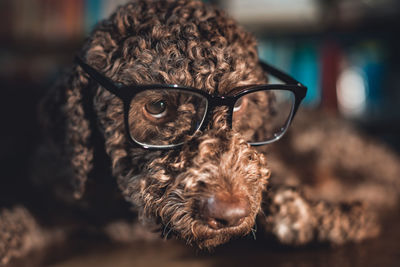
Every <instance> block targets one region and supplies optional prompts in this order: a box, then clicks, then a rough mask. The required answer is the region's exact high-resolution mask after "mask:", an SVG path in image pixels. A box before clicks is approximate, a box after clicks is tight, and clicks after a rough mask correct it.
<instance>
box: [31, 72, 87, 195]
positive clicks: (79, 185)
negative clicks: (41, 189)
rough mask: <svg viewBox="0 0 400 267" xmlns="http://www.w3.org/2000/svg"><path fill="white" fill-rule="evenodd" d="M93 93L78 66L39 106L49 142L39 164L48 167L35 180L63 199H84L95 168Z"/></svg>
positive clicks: (40, 150)
mask: <svg viewBox="0 0 400 267" xmlns="http://www.w3.org/2000/svg"><path fill="white" fill-rule="evenodd" d="M90 91H91V88H90V85H89V82H88V79H87V78H86V77H85V76H84V75H83V74H82V73H81V72H80V68H78V67H76V66H75V67H74V68H73V70H72V71H71V72H69V74H68V75H65V76H64V77H63V78H62V79H60V80H59V81H58V82H57V84H56V85H55V86H54V87H53V88H52V90H51V91H50V92H49V93H48V94H47V95H46V96H45V97H44V98H43V100H42V102H41V103H40V105H39V121H40V123H41V124H42V128H43V130H44V137H45V140H44V145H43V146H42V147H41V148H40V149H39V153H37V154H38V155H39V158H37V159H36V162H38V161H40V162H41V164H40V165H43V163H44V162H46V163H47V166H44V168H45V169H44V170H39V173H40V177H38V175H37V174H36V175H35V176H36V177H35V180H39V183H40V184H42V185H43V184H45V185H46V187H51V188H50V189H51V190H52V191H53V192H54V193H55V194H56V195H57V196H58V197H61V198H62V199H67V200H71V198H73V199H79V198H81V197H82V195H83V193H84V191H85V184H86V182H87V179H88V175H89V173H90V171H91V169H92V167H93V146H92V144H91V143H92V129H91V127H92V126H91V125H90V119H89V117H90V114H92V110H93V109H92V104H91V103H92V100H90V99H91V98H90ZM35 169H37V167H35Z"/></svg>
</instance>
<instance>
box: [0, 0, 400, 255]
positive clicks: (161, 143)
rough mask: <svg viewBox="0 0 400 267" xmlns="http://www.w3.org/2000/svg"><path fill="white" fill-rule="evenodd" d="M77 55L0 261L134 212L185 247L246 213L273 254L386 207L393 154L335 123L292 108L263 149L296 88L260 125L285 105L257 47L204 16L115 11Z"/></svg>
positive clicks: (2, 240)
mask: <svg viewBox="0 0 400 267" xmlns="http://www.w3.org/2000/svg"><path fill="white" fill-rule="evenodd" d="M79 58H80V60H78V61H79V62H78V63H77V64H76V65H74V66H73V67H72V69H71V70H70V71H69V72H68V73H67V75H66V77H65V78H64V79H61V80H60V82H59V83H58V85H57V86H56V87H55V88H53V90H52V91H51V92H49V94H48V95H47V96H46V98H45V99H44V101H43V103H42V109H41V112H42V113H41V119H42V122H43V127H44V129H45V136H46V138H44V141H43V146H42V147H41V148H40V149H39V150H38V153H37V156H36V160H35V163H34V164H33V165H34V169H35V170H34V171H33V172H34V173H35V175H34V181H35V184H36V185H37V186H38V188H40V190H41V191H40V192H41V197H42V198H43V199H44V200H43V203H44V204H43V205H46V206H45V207H46V208H42V210H41V212H39V213H38V214H36V213H35V212H34V211H31V212H28V210H27V209H25V208H22V207H16V208H13V209H7V210H3V211H2V213H0V259H2V261H3V262H6V261H8V259H10V258H11V257H13V256H18V255H23V254H24V253H26V252H27V251H29V250H30V249H32V248H34V247H37V246H39V245H43V244H45V243H46V242H47V241H48V240H51V239H52V238H51V233H54V232H57V231H50V230H48V229H55V228H54V227H55V226H54V225H62V224H64V225H69V222H70V221H72V220H79V219H78V218H80V220H79V221H80V222H81V225H82V227H83V226H84V225H87V224H90V225H95V226H98V227H99V228H102V229H104V228H107V225H110V223H112V222H113V221H115V220H120V219H122V218H125V219H127V221H129V220H130V219H131V218H133V217H134V216H136V214H137V216H138V218H139V220H140V222H141V223H142V224H144V225H146V227H147V228H151V229H153V230H159V231H160V232H162V233H163V234H164V235H167V236H168V235H169V236H172V235H174V236H177V237H178V238H180V239H183V240H185V241H186V242H187V243H189V244H194V245H197V246H198V247H200V248H212V247H214V246H217V245H219V244H222V243H225V242H227V241H228V240H230V239H232V238H234V237H238V236H245V235H247V234H249V233H251V232H252V231H253V232H254V229H255V228H254V225H255V221H256V217H257V220H258V221H259V225H261V226H262V228H263V229H264V230H265V231H266V232H267V233H272V234H274V235H275V236H276V237H277V239H278V240H280V241H281V242H283V243H286V244H294V245H296V244H305V243H308V242H313V241H320V242H331V243H336V244H337V243H343V242H345V241H359V240H362V239H364V238H367V237H372V236H376V234H377V233H378V232H379V227H378V225H377V223H376V219H375V218H376V216H375V214H376V213H375V212H374V211H375V210H376V209H377V208H380V207H382V206H391V205H394V204H395V203H396V202H397V196H398V192H399V188H400V186H399V182H398V181H396V178H397V177H398V176H399V175H400V167H399V165H398V159H397V157H396V156H395V155H394V154H393V153H391V152H390V151H388V150H387V149H386V148H384V147H383V146H381V145H377V144H375V143H374V142H372V141H369V140H368V139H367V138H364V137H361V136H360V135H359V134H358V133H357V132H355V131H354V130H353V129H352V128H351V127H350V126H348V125H346V124H344V123H343V122H341V121H339V120H337V119H335V118H328V117H321V115H315V114H313V113H305V114H303V115H302V116H300V117H299V118H297V121H296V122H295V125H294V126H295V127H294V128H295V129H294V130H293V131H290V133H288V134H287V135H286V136H285V138H283V139H282V140H281V141H279V142H276V143H274V144H273V145H271V146H272V147H271V146H269V145H265V144H268V143H271V142H272V141H276V140H277V139H279V138H280V137H281V136H282V135H283V133H284V132H285V130H286V128H287V127H288V125H289V123H290V119H291V118H292V117H293V116H294V114H295V111H296V109H297V107H298V104H299V99H300V98H301V97H304V95H303V96H300V97H299V96H298V95H299V94H301V93H299V92H295V91H296V90H300V89H298V88H302V85H301V84H291V86H289V87H290V88H293V87H295V88H297V89H296V90H295V89H293V90H294V91H293V92H292V94H291V95H295V96H296V97H295V98H293V101H294V102H293V103H294V104H292V105H289V112H288V113H286V115H285V114H283V115H282V116H284V120H283V121H282V122H283V124H282V123H281V124H282V125H279V123H278V124H277V125H272V121H274V120H275V119H274V118H275V117H276V116H278V117H279V114H282V113H284V111H283V110H284V109H285V108H287V107H284V106H281V105H278V104H277V103H282V102H280V101H281V100H280V99H281V97H278V96H277V94H278V91H276V92H275V93H274V92H273V91H272V90H270V89H271V88H270V87H268V86H267V85H265V84H266V83H267V73H266V72H265V70H266V68H267V67H265V66H267V65H265V66H264V65H263V64H261V63H260V62H259V59H258V55H257V47H256V41H255V39H254V37H253V36H252V35H251V34H249V33H248V32H246V31H244V30H243V29H242V28H241V27H239V26H238V25H237V24H236V23H235V22H234V21H233V20H232V19H231V18H229V17H227V16H226V15H225V14H224V13H223V12H222V11H220V10H218V9H216V8H214V7H211V6H208V5H206V4H204V3H202V2H199V1H187V0H179V1H150V0H140V1H139V0H138V1H134V2H132V3H128V4H126V5H125V6H121V7H120V8H118V9H117V11H116V12H115V13H114V14H113V15H112V16H111V17H110V18H109V19H106V20H104V21H102V22H101V23H100V24H99V25H98V26H97V27H96V28H95V30H94V31H93V32H92V34H91V35H90V37H89V38H88V39H87V41H86V42H85V45H84V47H83V49H82V51H81V52H80V54H79ZM271 70H272V72H274V73H272V74H275V75H276V74H277V72H278V71H277V70H274V69H273V68H272V69H271ZM282 75H283V74H282ZM282 75H281V76H282ZM283 76H284V75H283ZM282 78H283V79H285V77H282ZM286 79H289V80H290V79H291V78H288V77H286ZM290 81H294V80H290ZM167 85H168V86H167ZM289 87H287V88H286V87H285V85H282V87H280V88H278V89H280V90H281V91H282V90H283V91H285V90H286V91H288V90H289ZM289 91H290V90H289ZM300 91H301V90H300ZM304 92H305V91H304ZM304 92H303V93H304ZM285 99H286V98H285ZM285 99H284V100H283V102H284V101H286V100H285ZM277 114H278V115H277ZM274 116H275V117H274ZM277 120H278V121H279V120H281V119H277ZM277 126H279V127H277ZM280 127H281V128H280ZM254 145H264V146H254ZM266 154H268V158H269V163H268V165H267V160H266ZM269 168H271V169H272V173H273V176H271V177H270V169H269ZM113 177H114V178H113ZM337 177H341V178H343V177H344V178H346V179H339V178H337ZM299 188H301V190H300V189H299ZM49 199H54V200H52V201H49ZM363 199H364V200H365V203H366V204H361V203H360V202H357V201H359V200H363ZM344 201H345V202H344ZM127 203H129V205H127ZM368 203H370V204H372V205H370V204H368ZM131 206H132V207H133V209H134V212H132V210H131ZM42 207H43V206H42ZM55 207H58V208H55ZM39 209H40V208H39ZM43 210H46V211H43ZM53 210H63V212H62V214H63V215H62V216H61V217H62V218H63V219H62V221H63V222H62V223H60V220H57V219H54V220H50V221H51V222H49V218H59V217H60V216H57V215H56V214H58V213H57V212H55V211H54V212H53ZM31 213H33V214H34V215H31ZM129 214H132V215H129ZM71 218H73V219H71ZM46 227H47V228H46ZM67 228H68V227H66V228H65V229H67ZM259 228H260V227H259ZM69 229H70V228H69ZM65 231H67V230H65ZM111 232H112V231H111Z"/></svg>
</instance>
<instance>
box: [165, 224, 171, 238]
mask: <svg viewBox="0 0 400 267" xmlns="http://www.w3.org/2000/svg"><path fill="white" fill-rule="evenodd" d="M171 232H172V227H171V228H169V231H168V232H167V234H166V235H165V237H164V240H167V239H168V235H169V234H170V233H171Z"/></svg>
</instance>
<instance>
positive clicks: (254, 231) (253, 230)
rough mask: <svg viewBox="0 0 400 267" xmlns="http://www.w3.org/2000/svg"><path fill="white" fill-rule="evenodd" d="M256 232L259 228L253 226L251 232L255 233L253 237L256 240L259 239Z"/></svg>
mask: <svg viewBox="0 0 400 267" xmlns="http://www.w3.org/2000/svg"><path fill="white" fill-rule="evenodd" d="M256 232H257V230H255V229H253V228H251V233H252V234H253V239H254V240H257V237H256Z"/></svg>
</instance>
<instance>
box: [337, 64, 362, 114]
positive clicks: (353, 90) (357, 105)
mask: <svg viewBox="0 0 400 267" xmlns="http://www.w3.org/2000/svg"><path fill="white" fill-rule="evenodd" d="M336 90H337V97H338V105H339V110H340V112H341V113H342V114H343V115H345V116H348V117H359V116H361V115H362V114H363V113H364V111H365V109H366V104H367V95H368V84H367V82H366V77H365V74H364V72H363V71H362V70H360V69H358V68H347V69H344V70H343V71H342V73H341V74H340V76H339V79H338V82H337V89H336Z"/></svg>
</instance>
